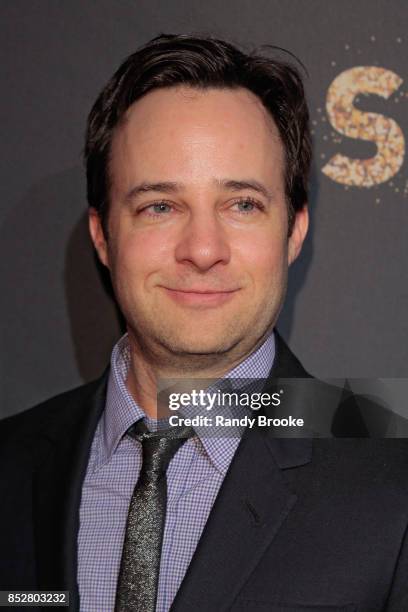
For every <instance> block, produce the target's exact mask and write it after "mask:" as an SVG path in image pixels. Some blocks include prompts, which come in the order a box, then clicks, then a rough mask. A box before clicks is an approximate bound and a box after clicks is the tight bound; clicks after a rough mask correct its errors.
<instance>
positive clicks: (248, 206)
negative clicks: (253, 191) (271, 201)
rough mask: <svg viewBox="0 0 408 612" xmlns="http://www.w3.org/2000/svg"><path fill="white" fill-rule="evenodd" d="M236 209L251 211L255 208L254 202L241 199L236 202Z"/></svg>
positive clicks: (245, 211)
mask: <svg viewBox="0 0 408 612" xmlns="http://www.w3.org/2000/svg"><path fill="white" fill-rule="evenodd" d="M237 204H238V209H239V210H240V212H244V213H247V212H252V211H253V210H254V208H255V204H254V203H253V202H251V200H242V201H241V202H237Z"/></svg>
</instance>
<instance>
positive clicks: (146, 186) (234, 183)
mask: <svg viewBox="0 0 408 612" xmlns="http://www.w3.org/2000/svg"><path fill="white" fill-rule="evenodd" d="M214 183H215V184H216V186H217V187H220V188H222V189H227V190H230V191H243V190H244V189H250V190H252V191H256V192H257V193H260V194H261V195H263V196H264V197H265V198H267V199H268V200H270V199H271V198H272V194H271V193H270V192H269V191H268V189H267V188H266V187H265V185H263V184H262V183H260V182H259V181H257V180H255V179H245V180H235V179H214ZM184 189H185V186H184V185H183V184H182V183H177V182H174V181H160V182H157V183H149V182H142V183H139V184H138V185H135V186H134V187H132V189H131V190H130V191H129V192H128V193H127V194H126V200H132V199H133V198H136V197H137V196H138V195H140V194H143V193H150V192H152V191H154V192H159V193H178V192H180V191H183V190H184Z"/></svg>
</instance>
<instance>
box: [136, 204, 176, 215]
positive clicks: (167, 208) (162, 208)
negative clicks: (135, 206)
mask: <svg viewBox="0 0 408 612" xmlns="http://www.w3.org/2000/svg"><path fill="white" fill-rule="evenodd" d="M171 210H172V206H171V204H168V203H167V202H154V204H149V206H145V207H144V208H142V209H141V210H139V214H140V213H143V214H146V215H147V216H148V217H161V216H163V215H165V214H168V213H169V212H171Z"/></svg>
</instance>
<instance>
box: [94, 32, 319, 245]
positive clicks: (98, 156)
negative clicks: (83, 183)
mask: <svg viewBox="0 0 408 612" xmlns="http://www.w3.org/2000/svg"><path fill="white" fill-rule="evenodd" d="M269 49H272V50H275V51H276V49H277V48H275V47H269ZM280 51H282V50H280ZM177 85H186V86H190V87H196V88H199V89H207V88H227V89H228V88H230V89H235V88H238V87H245V88H246V89H248V90H250V91H251V92H252V93H254V94H255V95H256V96H258V98H260V100H261V101H262V103H263V105H264V106H265V108H266V109H267V110H268V111H269V113H270V115H271V116H272V118H273V120H274V121H275V124H276V126H277V128H278V130H279V134H280V137H281V140H282V143H283V146H284V150H285V190H286V199H287V203H288V217H289V233H290V231H291V228H292V224H293V220H294V216H295V212H296V211H297V210H299V209H300V208H302V207H303V205H304V204H305V203H306V201H307V185H308V176H309V170H310V163H311V142H310V131H309V113H308V109H307V104H306V99H305V93H304V88H303V83H302V79H301V77H300V75H299V71H298V70H297V69H296V68H295V67H294V66H293V65H292V64H290V63H287V62H284V61H282V60H281V59H273V58H271V57H269V56H266V55H259V54H255V53H251V54H247V53H244V52H243V51H240V50H239V49H238V48H237V47H235V46H233V45H232V44H230V43H227V42H225V41H223V40H218V39H215V38H211V37H195V36H190V35H164V34H162V35H161V36H158V37H157V38H154V39H153V40H151V41H150V42H148V43H147V44H146V45H144V46H143V47H141V48H140V49H138V50H137V51H136V52H135V53H133V54H132V55H130V56H129V57H128V58H127V59H126V60H125V61H124V62H123V64H122V65H121V66H120V67H119V69H118V70H117V71H116V72H115V74H114V75H113V77H112V78H111V79H110V81H109V82H108V83H107V85H106V86H105V87H104V89H103V90H102V92H101V93H100V95H99V96H98V98H97V100H96V102H95V104H94V106H93V108H92V110H91V112H90V114H89V118H88V125H87V132H86V144H85V161H86V172H87V196H88V203H89V206H92V207H94V208H95V209H96V210H97V211H98V212H99V215H100V217H101V221H102V226H103V228H104V231H105V235H107V213H108V208H109V191H110V181H109V154H110V145H111V141H112V136H113V132H114V130H115V128H116V127H117V126H118V124H119V123H120V121H121V118H122V117H123V115H124V114H125V112H126V111H127V109H128V108H129V107H130V106H131V105H132V104H133V103H134V102H135V101H136V100H138V99H140V98H141V97H142V96H144V95H145V94H147V93H148V92H150V91H152V90H154V89H159V88H166V87H167V88H168V87H174V86H177Z"/></svg>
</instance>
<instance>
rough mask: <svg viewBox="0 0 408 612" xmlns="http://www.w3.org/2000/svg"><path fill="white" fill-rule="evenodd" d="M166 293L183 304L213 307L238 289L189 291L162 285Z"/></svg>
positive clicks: (223, 301)
mask: <svg viewBox="0 0 408 612" xmlns="http://www.w3.org/2000/svg"><path fill="white" fill-rule="evenodd" d="M163 289H164V290H165V292H166V294H167V295H168V296H169V297H170V298H171V299H172V300H174V301H175V302H177V303H178V304H182V305H184V306H195V307H214V306H221V305H222V304H225V303H226V302H228V301H229V300H231V299H232V298H233V297H234V295H235V294H236V293H237V292H238V291H239V289H231V290H228V291H214V290H213V289H191V290H189V291H186V290H184V289H183V290H181V289H171V288H170V287H163Z"/></svg>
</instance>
